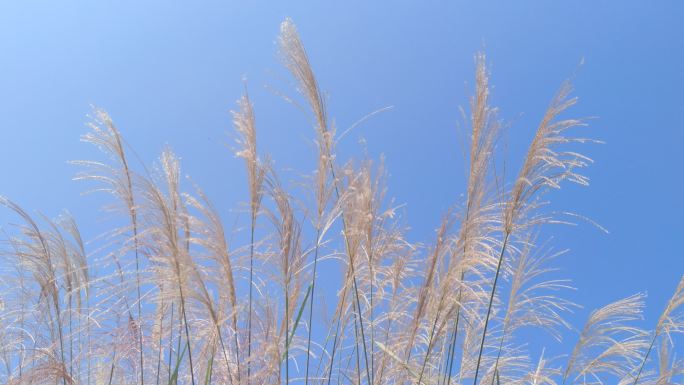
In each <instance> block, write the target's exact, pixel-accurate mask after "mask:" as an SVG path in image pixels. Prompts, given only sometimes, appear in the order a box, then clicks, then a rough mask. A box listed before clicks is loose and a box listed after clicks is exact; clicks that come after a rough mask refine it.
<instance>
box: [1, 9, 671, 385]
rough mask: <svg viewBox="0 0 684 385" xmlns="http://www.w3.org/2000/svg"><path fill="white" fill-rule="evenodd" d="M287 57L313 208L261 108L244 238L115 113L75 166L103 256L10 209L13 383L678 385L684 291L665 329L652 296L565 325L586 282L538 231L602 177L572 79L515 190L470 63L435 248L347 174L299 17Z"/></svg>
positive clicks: (101, 120) (65, 229)
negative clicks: (462, 136)
mask: <svg viewBox="0 0 684 385" xmlns="http://www.w3.org/2000/svg"><path fill="white" fill-rule="evenodd" d="M279 44H280V51H281V56H282V59H283V62H284V64H285V66H286V67H287V68H288V69H289V71H290V72H291V74H292V76H293V78H294V80H295V81H296V83H297V88H298V91H299V93H300V94H301V98H302V99H303V100H304V101H305V102H306V104H308V111H307V112H308V113H310V114H311V117H312V121H313V122H314V127H313V128H314V130H313V131H312V133H313V135H314V137H315V144H316V149H317V155H318V156H317V159H318V162H317V164H316V165H313V167H315V172H314V173H313V174H312V175H310V176H309V177H307V178H303V180H302V181H299V183H300V184H302V183H303V184H305V186H306V188H305V190H306V191H307V192H308V195H306V196H301V194H295V193H292V192H290V191H288V189H286V187H285V185H286V184H285V183H283V182H282V181H281V180H280V179H279V177H278V175H277V172H276V170H275V167H274V166H273V162H271V161H270V160H269V157H268V156H267V154H263V153H260V152H259V150H258V146H257V139H256V138H257V130H258V127H257V124H256V123H255V122H256V120H255V116H254V112H253V109H252V104H251V101H250V99H249V97H248V95H247V94H246V93H245V95H244V96H242V97H241V98H240V99H239V100H238V103H237V106H236V107H235V111H234V112H233V124H234V127H235V130H236V134H237V137H238V138H239V140H238V146H239V151H238V152H237V156H238V157H240V158H242V160H243V161H244V165H245V167H246V170H247V176H248V179H247V180H245V181H244V182H243V183H246V184H247V185H248V186H249V197H248V198H247V199H246V201H247V202H246V203H247V204H246V212H247V213H248V215H246V216H244V217H243V219H246V223H245V225H244V229H241V230H240V235H238V236H235V237H233V235H232V232H234V231H237V230H233V229H234V228H235V227H234V226H233V224H232V223H230V224H228V223H226V222H224V220H222V218H221V217H220V216H219V214H218V212H217V211H216V210H215V208H214V206H212V203H211V202H210V201H209V199H208V198H207V195H205V194H204V193H203V192H202V191H201V190H200V189H199V188H198V187H197V186H194V185H193V184H192V183H191V182H188V181H187V180H186V179H185V178H181V175H182V174H181V168H180V162H179V158H178V157H177V156H176V155H174V153H173V152H172V151H171V150H165V151H164V152H163V153H162V154H161V156H160V158H159V161H158V163H157V164H156V165H155V167H149V168H147V167H145V166H143V165H140V164H139V163H138V162H137V161H136V158H135V157H134V156H132V150H131V149H130V148H129V147H128V146H127V145H126V142H125V141H124V139H123V138H122V136H121V133H120V131H119V130H118V128H116V126H115V125H114V123H113V120H112V119H111V118H110V116H109V115H108V114H107V113H106V112H105V111H103V110H99V109H96V110H94V111H93V113H92V120H91V121H90V123H89V132H88V133H87V134H85V135H84V137H83V140H84V141H85V142H88V143H91V144H93V145H95V146H97V147H98V148H99V149H100V150H101V151H102V153H103V157H102V159H103V160H100V161H76V162H74V164H76V165H77V166H78V167H79V169H80V172H79V174H78V175H77V177H76V179H77V180H82V181H85V182H84V189H86V190H88V191H90V190H97V191H103V192H105V193H108V194H110V195H111V196H112V198H113V199H112V200H111V202H112V203H113V204H112V206H111V207H108V209H110V210H114V211H115V212H116V213H117V215H118V216H119V218H121V220H122V221H125V223H127V224H126V225H125V226H123V227H120V228H115V229H112V230H111V231H110V232H109V233H107V234H104V235H103V236H102V238H101V239H99V243H98V246H97V247H94V248H91V247H90V245H91V243H89V242H85V241H84V240H83V239H82V238H81V235H80V233H79V230H78V227H77V225H76V222H75V221H74V220H73V219H72V218H70V217H68V216H62V217H59V218H56V219H50V218H47V217H43V216H40V215H32V214H30V213H29V210H27V209H25V208H22V207H20V206H19V205H17V204H16V203H15V202H14V201H12V200H10V199H8V198H4V197H3V198H0V203H2V205H3V206H5V208H6V209H9V210H11V211H13V212H14V213H15V214H16V218H17V221H16V222H17V223H18V224H17V225H15V226H9V227H8V228H7V231H6V233H5V234H4V239H3V254H2V279H1V281H0V285H2V286H1V287H2V289H1V292H0V293H1V294H0V382H2V383H7V384H64V385H67V384H140V385H143V384H155V385H159V384H193V385H194V384H198V385H199V384H231V385H233V384H234V385H245V384H250V385H258V384H290V383H292V384H425V385H432V384H434V385H450V384H473V385H477V384H483V385H493V384H537V385H541V384H559V385H561V384H568V385H569V384H634V385H636V384H643V385H646V384H658V385H665V384H677V383H682V381H683V378H684V361H682V359H681V357H678V356H677V354H676V352H677V350H676V348H675V341H677V338H678V337H677V335H676V334H677V333H678V332H682V331H684V312H683V310H684V309H683V307H682V304H684V277H683V278H682V279H681V280H680V281H679V282H672V288H673V294H672V297H671V299H670V300H669V302H667V303H664V304H658V306H662V309H663V311H662V313H661V315H660V317H659V318H658V319H657V320H653V322H651V323H652V325H650V328H642V327H643V326H642V325H643V324H644V323H643V322H642V311H643V308H644V301H645V296H644V295H642V294H635V295H631V296H626V297H624V298H622V299H618V300H616V301H615V302H613V303H609V304H607V305H605V306H604V307H602V308H600V309H596V310H594V311H593V312H591V313H590V315H589V318H588V319H587V320H586V323H585V324H584V325H570V324H569V323H568V321H566V316H567V315H568V314H569V313H570V312H572V311H573V310H574V309H576V308H577V307H578V306H579V305H578V304H575V303H573V302H572V301H570V300H568V299H565V298H566V297H567V293H568V292H569V290H571V289H572V287H571V284H570V282H569V281H567V280H564V279H559V278H558V274H557V269H556V268H554V259H555V258H557V257H559V256H560V255H561V254H563V247H562V245H561V247H559V248H557V249H556V248H554V245H552V244H550V242H549V240H548V239H547V237H546V234H547V233H548V231H542V230H543V229H546V228H547V227H548V226H547V225H549V224H554V223H559V222H564V221H567V220H568V217H567V216H564V217H559V216H558V215H556V214H554V212H555V211H554V209H553V207H552V206H551V205H550V203H549V199H550V198H552V195H553V194H549V193H552V192H553V190H555V189H559V188H562V187H563V186H564V185H565V184H568V183H576V184H580V185H588V179H587V178H586V177H585V176H583V174H582V169H583V168H585V167H587V166H589V165H590V164H591V160H590V158H588V157H586V156H584V155H582V154H581V153H578V152H576V151H575V149H577V148H580V149H581V148H583V147H584V145H585V143H588V142H593V140H591V139H586V138H585V134H586V133H587V130H586V129H583V126H585V125H586V124H585V121H584V120H582V119H573V118H567V117H565V115H566V114H567V113H568V112H567V111H566V110H570V109H571V107H572V106H573V105H574V104H575V103H576V99H575V98H574V97H573V96H572V95H571V85H570V83H569V82H566V83H563V84H562V85H561V87H560V89H559V91H558V92H557V94H556V96H555V97H554V98H553V100H551V102H550V103H549V105H548V108H547V110H546V112H545V113H544V115H543V116H542V117H540V123H539V125H538V127H537V129H536V134H535V135H534V138H533V140H532V142H531V143H530V145H529V149H528V151H527V154H526V156H525V158H524V159H523V161H522V162H521V164H522V167H521V168H520V170H519V171H518V172H517V175H514V176H513V177H512V178H509V179H510V180H504V178H503V177H502V175H504V174H503V173H501V172H498V171H500V170H497V168H496V165H497V162H500V161H502V159H500V158H498V157H499V156H500V155H501V154H500V153H501V152H502V151H499V150H498V146H497V144H499V141H498V140H499V138H500V134H501V129H502V124H501V122H500V120H499V118H498V117H497V110H496V108H495V107H493V106H492V105H490V100H489V96H490V85H489V74H488V69H487V64H486V62H485V56H484V55H482V54H479V55H476V72H475V82H474V85H475V87H474V90H473V95H472V97H471V103H470V106H469V109H468V111H467V112H466V113H465V116H467V119H466V120H467V122H468V126H469V127H468V129H469V131H470V132H469V143H468V148H467V151H468V156H467V161H468V165H467V167H468V170H469V172H468V174H467V183H466V186H467V189H466V191H463V192H456V193H455V195H457V194H461V193H462V196H463V200H462V201H461V202H458V204H457V205H456V207H455V208H454V209H453V210H450V211H449V212H446V213H444V215H443V221H442V223H441V224H438V225H437V226H436V227H437V229H436V232H435V238H434V239H432V240H425V243H424V244H412V243H411V242H409V241H408V240H407V239H406V237H405V232H406V224H405V223H404V222H403V221H402V219H401V218H400V215H399V211H398V210H396V209H395V206H396V205H394V203H393V202H392V201H391V200H390V199H388V198H387V197H386V195H387V192H386V190H385V187H384V178H385V173H384V170H383V167H382V162H381V161H372V160H368V159H364V160H361V161H352V160H341V159H339V158H338V157H336V156H335V154H336V152H335V147H336V143H337V138H338V136H336V131H335V127H334V125H333V124H332V123H331V122H332V119H331V118H330V117H329V116H328V114H327V109H326V99H325V97H324V95H323V94H322V91H321V89H320V88H319V84H318V83H317V81H316V78H315V76H314V73H313V71H312V68H311V66H310V64H309V59H308V57H307V54H306V52H305V49H304V46H303V45H302V42H301V40H300V38H299V36H298V34H297V31H296V28H295V26H294V24H293V23H292V22H291V21H290V20H286V21H284V22H283V23H282V25H281V32H280V37H279ZM542 102H543V101H542ZM260 135H268V133H267V132H265V133H261V134H260ZM589 136H591V135H589ZM236 204H237V203H236ZM409 204H410V202H409ZM108 215H109V214H108ZM571 218H573V219H577V220H580V221H582V220H584V219H582V218H579V217H571ZM326 265H327V266H338V267H337V268H334V269H332V270H333V271H337V275H338V276H336V277H334V278H331V277H330V276H329V275H330V271H331V269H330V268H328V269H327V270H326V273H325V276H323V278H322V276H321V274H322V273H321V272H322V271H323V270H322V269H325V266H326ZM317 274H318V275H317ZM331 283H335V284H336V285H337V284H339V285H337V286H336V287H331ZM580 305H581V304H580ZM530 330H532V332H530ZM535 333H544V334H546V335H549V336H551V337H556V338H557V339H558V342H557V344H559V345H560V346H562V347H563V348H564V351H565V354H564V355H562V356H558V355H555V354H554V355H548V354H545V353H544V352H545V350H544V349H543V348H544V347H543V346H537V343H538V341H536V339H530V336H534V335H536V334H535ZM567 333H574V334H573V338H563V339H562V340H561V339H560V337H561V335H565V334H567Z"/></svg>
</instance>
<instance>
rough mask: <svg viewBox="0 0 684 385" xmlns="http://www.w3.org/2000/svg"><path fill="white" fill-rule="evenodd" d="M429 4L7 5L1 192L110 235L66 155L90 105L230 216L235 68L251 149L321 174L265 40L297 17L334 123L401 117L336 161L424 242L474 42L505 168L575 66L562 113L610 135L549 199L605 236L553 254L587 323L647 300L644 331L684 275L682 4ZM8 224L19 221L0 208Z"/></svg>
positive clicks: (453, 155)
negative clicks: (173, 156)
mask: <svg viewBox="0 0 684 385" xmlns="http://www.w3.org/2000/svg"><path fill="white" fill-rule="evenodd" d="M425 3H427V2H408V1H401V2H393V3H392V5H388V4H379V3H377V2H360V1H345V2H338V3H336V4H326V5H323V2H313V1H311V2H297V3H296V4H288V5H285V2H272V3H266V2H256V1H244V2H211V1H203V2H193V3H190V2H187V3H186V4H185V5H181V4H180V2H162V1H146V2H140V1H136V2H133V1H117V2H105V1H102V2H73V1H67V2H34V1H24V2H14V3H12V4H10V3H9V2H3V3H2V4H0V132H2V136H1V140H0V175H2V183H0V194H2V195H6V196H8V197H10V198H11V199H13V200H15V201H17V202H18V203H20V204H21V205H23V206H24V207H26V208H28V209H30V210H40V211H41V212H43V213H45V214H46V215H48V216H55V215H57V214H59V213H60V212H61V210H63V209H68V210H69V211H70V212H71V213H72V214H74V216H75V217H76V219H77V220H78V221H79V223H80V224H81V227H82V230H83V232H84V233H85V235H86V238H89V239H92V238H94V237H95V236H96V235H98V234H99V233H100V232H101V231H102V230H104V229H105V225H106V224H105V223H103V222H102V220H101V219H99V218H100V217H101V213H99V212H98V211H97V210H95V208H97V207H99V205H100V204H101V203H102V200H101V197H97V196H85V197H84V196H82V195H81V192H82V191H83V190H84V189H85V188H86V187H85V186H84V185H82V184H79V183H76V182H73V181H71V178H72V177H73V176H74V174H75V173H76V171H77V170H76V169H75V168H74V167H73V166H71V165H69V164H67V161H68V160H75V159H90V158H93V157H96V156H97V154H95V153H94V150H93V149H92V148H90V147H89V146H87V145H85V144H83V143H80V142H79V137H80V135H81V134H83V133H85V132H86V127H85V126H84V123H85V122H86V121H87V118H86V114H87V113H88V112H89V109H90V107H89V106H90V105H91V104H94V105H97V106H100V107H102V108H104V109H106V110H107V111H109V112H110V114H111V115H112V117H113V118H114V121H115V122H116V123H117V125H118V126H119V128H120V130H121V131H122V132H123V133H124V135H125V137H126V138H127V140H128V142H129V143H130V144H131V145H132V146H133V147H134V148H135V149H136V151H137V153H138V154H139V155H140V157H141V159H142V160H143V161H144V162H146V163H148V164H149V163H150V162H152V161H153V160H154V159H155V158H156V157H157V156H158V154H159V152H160V151H161V149H162V148H163V146H164V145H169V146H171V147H172V148H173V149H174V150H175V151H176V152H177V153H178V155H179V156H180V157H181V158H182V160H183V168H184V173H187V174H190V175H191V176H192V177H193V180H194V181H195V182H196V183H198V184H199V185H201V186H202V187H203V188H204V190H205V191H206V192H207V193H208V195H209V196H210V197H211V199H212V200H213V201H214V202H215V203H216V204H217V206H218V207H219V208H220V209H221V211H222V213H223V214H224V215H225V218H227V221H228V222H229V223H232V222H230V221H232V220H234V218H235V215H236V214H235V211H234V209H235V208H237V207H239V205H238V202H241V201H245V200H246V199H247V198H246V197H247V191H246V184H245V182H244V180H245V175H244V171H243V169H242V167H243V165H242V162H241V161H240V160H239V159H235V158H234V156H233V154H232V151H231V150H230V147H231V146H232V143H233V135H232V127H231V117H230V114H229V110H230V109H232V108H234V106H235V103H234V102H235V100H236V99H237V98H238V97H239V96H240V94H241V92H242V89H243V80H242V79H243V77H245V78H246V79H247V81H248V87H249V90H250V94H251V97H252V99H253V101H254V104H255V112H256V114H257V123H258V130H259V143H260V146H261V147H260V148H261V151H262V152H263V153H270V154H271V155H272V157H273V158H274V159H275V160H276V165H277V167H278V168H279V169H283V170H287V169H295V170H298V171H300V172H308V171H310V170H313V169H314V167H315V163H314V156H315V149H314V147H313V146H312V145H311V142H310V140H311V138H312V137H313V132H312V130H311V127H310V125H309V123H308V120H307V118H306V116H305V115H304V114H302V113H301V111H299V110H297V109H296V108H294V107H293V106H292V105H290V104H288V103H286V102H284V101H283V99H282V98H281V97H280V96H278V95H277V93H278V92H284V93H285V94H287V95H294V94H295V91H294V90H293V88H292V82H291V79H290V78H289V76H288V74H287V73H286V72H285V70H284V69H283V68H282V66H281V65H280V63H279V61H278V58H277V55H276V50H277V47H276V44H275V42H276V36H277V33H278V28H279V24H280V22H281V21H282V20H283V19H284V18H285V17H291V18H292V19H293V20H294V22H295V23H296V24H297V26H298V28H299V31H300V33H301V35H302V38H303V40H304V42H305V44H306V47H307V50H308V53H309V55H310V57H311V60H312V64H313V66H314V69H315V71H316V73H317V75H318V78H319V81H320V83H321V86H322V88H323V89H324V90H325V91H326V92H327V93H328V94H329V98H328V101H329V107H330V115H331V116H332V117H333V118H334V120H335V123H336V125H337V126H338V127H339V128H340V130H343V129H344V128H346V127H348V126H349V125H351V124H352V123H354V122H355V121H356V120H358V119H359V118H361V117H362V116H364V115H366V114H367V113H369V112H371V111H374V110H376V109H378V108H382V107H385V106H393V108H392V110H391V111H388V112H384V113H382V114H379V115H377V116H375V117H373V118H372V119H370V120H369V121H367V122H366V123H364V124H363V125H361V126H360V127H358V128H357V129H355V130H354V131H353V132H352V133H351V134H350V135H349V136H348V137H347V138H346V139H345V141H344V142H343V143H342V145H341V148H340V152H341V158H346V157H349V156H352V155H363V153H364V151H367V152H368V153H369V154H370V156H371V157H377V156H379V155H380V154H384V155H385V157H386V166H387V168H388V170H389V175H390V177H389V192H390V193H389V195H390V196H392V197H395V198H396V200H397V201H398V202H400V203H405V204H406V208H405V212H404V214H405V216H406V221H407V223H409V224H410V225H411V227H412V230H411V233H410V238H411V239H412V240H416V241H426V242H427V241H430V240H431V235H432V234H433V230H434V228H435V227H437V226H438V223H439V219H440V216H441V215H442V213H443V212H444V211H445V209H447V208H448V207H449V206H451V205H452V204H454V203H456V202H458V201H459V199H460V197H461V194H462V193H463V189H464V170H465V167H466V166H465V163H464V161H463V156H462V150H461V144H460V143H459V135H460V134H459V131H458V130H457V123H458V122H459V121H460V113H459V110H458V107H459V106H467V103H468V97H469V95H470V92H471V88H472V87H471V86H472V83H473V80H472V79H473V69H474V65H473V55H474V53H476V52H477V51H478V50H484V51H485V52H486V54H487V57H488V59H489V63H490V66H491V70H492V84H493V85H494V89H493V103H494V104H495V105H497V106H499V107H500V109H501V117H502V118H503V119H504V120H505V121H506V122H507V123H508V124H509V128H508V129H507V131H506V135H505V137H504V139H503V143H504V144H505V145H506V148H507V152H508V158H507V159H508V161H507V162H508V164H509V166H508V167H507V168H508V169H510V170H515V169H517V166H518V165H519V159H520V158H521V157H522V155H523V154H524V151H525V146H526V144H527V143H528V142H529V140H530V138H531V136H532V135H533V132H534V129H535V127H536V123H537V121H538V119H539V118H540V116H541V114H542V113H543V111H544V109H545V107H546V105H547V103H548V102H549V100H550V98H551V97H552V96H553V94H554V93H555V91H556V90H557V88H558V86H559V85H560V84H561V82H562V81H563V80H564V79H565V78H567V77H570V76H572V75H573V74H576V80H575V85H576V91H575V95H577V96H579V98H580V101H579V104H578V106H577V107H576V108H574V109H573V110H572V112H571V114H572V116H577V117H588V116H592V117H597V118H596V119H592V120H591V125H590V127H589V128H587V129H586V131H585V132H584V133H585V134H586V135H588V136H591V137H594V138H597V139H600V140H603V141H605V142H606V144H603V145H591V146H588V147H587V148H586V153H587V154H588V155H589V156H591V157H592V158H593V159H594V160H595V161H596V163H595V165H593V166H592V167H591V168H590V169H589V170H588V171H587V173H588V175H589V176H590V177H591V186H590V187H589V188H579V187H574V186H567V188H564V189H563V190H561V191H560V192H555V193H553V195H552V196H551V198H552V200H553V202H554V207H555V208H557V209H562V210H569V211H573V212H576V213H578V214H582V215H587V216H589V217H591V218H592V219H594V220H596V221H597V222H599V223H600V224H602V225H603V226H605V227H606V228H607V229H608V230H609V231H610V234H608V235H606V234H603V233H601V232H600V231H597V230H596V229H595V228H593V227H592V226H590V225H586V224H582V225H580V226H578V227H557V228H555V229H553V233H554V234H555V236H556V241H555V242H556V247H557V248H564V247H568V248H570V249H571V253H570V254H569V255H568V256H566V257H564V258H563V259H561V260H560V261H559V264H560V265H561V266H562V268H563V269H564V271H565V273H566V274H565V275H566V276H568V277H570V278H572V280H573V281H574V283H575V285H576V286H577V287H578V288H579V291H578V292H577V293H576V294H574V299H575V300H577V301H578V302H580V303H582V304H583V305H584V306H585V309H583V310H581V311H579V313H578V317H580V318H582V319H584V318H585V317H586V314H587V312H588V310H590V309H592V308H595V307H598V306H601V305H603V304H606V303H608V302H611V301H613V300H615V299H618V298H620V297H624V296H627V295H629V294H632V293H635V292H640V291H641V292H647V293H648V294H649V298H648V312H647V315H648V317H649V319H650V320H651V321H652V322H655V319H654V317H656V316H657V313H658V312H659V311H660V310H661V308H662V306H663V305H664V303H665V301H666V300H667V298H668V297H669V296H670V295H671V292H672V290H673V289H674V287H675V286H676V284H677V281H678V279H679V277H680V276H681V275H682V273H684V262H683V255H682V248H681V245H680V244H681V241H682V240H683V239H684V238H683V237H682V231H684V225H682V220H681V218H682V217H684V204H683V203H682V197H684V181H683V178H682V176H683V173H682V166H683V164H682V157H681V143H682V142H683V141H684V131H683V130H682V128H683V127H682V119H681V117H680V112H681V111H682V103H683V102H684V96H683V95H682V89H683V86H684V71H682V68H684V38H683V37H684V24H682V23H681V19H682V17H683V16H684V3H682V2H678V1H660V2H655V1H652V2H642V1H621V2H616V1H612V2H610V1H573V2H550V1H521V2H504V1H491V2H478V3H477V4H476V2H462V1H453V2H447V1H435V2H431V3H430V4H425ZM581 61H583V62H584V64H583V65H582V66H579V63H580V62H581ZM360 138H364V139H365V142H366V144H365V147H364V146H361V145H360V144H359V139H360ZM287 175H292V176H294V175H296V173H290V174H287ZM509 180H510V179H509ZM0 220H1V223H3V224H4V223H7V222H10V221H12V220H14V219H13V218H12V217H11V216H10V215H9V214H8V213H7V212H5V211H3V212H0Z"/></svg>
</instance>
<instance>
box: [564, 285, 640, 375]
mask: <svg viewBox="0 0 684 385" xmlns="http://www.w3.org/2000/svg"><path fill="white" fill-rule="evenodd" d="M643 307H644V296H643V295H641V294H637V295H633V296H631V297H627V298H624V299H621V300H618V301H615V302H613V303H611V304H609V305H606V306H604V307H602V308H601V309H598V310H595V311H594V312H592V313H591V315H590V316H589V320H588V321H587V323H586V324H585V325H584V328H583V329H582V332H581V333H580V336H579V340H578V341H577V344H576V345H575V348H574V349H573V351H572V354H571V355H570V357H569V359H568V363H567V366H566V368H565V371H564V373H563V381H562V383H563V384H565V383H566V382H567V381H568V380H571V381H575V380H577V379H579V378H590V379H593V378H599V376H600V374H601V373H610V374H613V375H615V376H617V377H618V378H621V377H623V376H624V375H625V374H627V373H629V372H630V371H631V370H632V369H633V366H634V365H635V363H637V362H638V360H639V358H640V357H641V353H642V351H643V349H645V348H646V346H647V343H646V341H645V340H644V332H643V330H641V329H639V328H637V327H635V326H633V325H630V323H632V322H633V321H636V320H638V319H641V315H642V311H643ZM573 375H574V377H571V376H573Z"/></svg>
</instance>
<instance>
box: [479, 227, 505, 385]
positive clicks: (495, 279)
mask: <svg viewBox="0 0 684 385" xmlns="http://www.w3.org/2000/svg"><path fill="white" fill-rule="evenodd" d="M510 234H511V233H510V232H506V234H505V236H504V241H503V244H502V245H501V253H500V254H499V263H498V264H497V266H496V274H495V275H494V284H493V285H492V293H491V294H490V296H489V306H488V307H487V317H486V318H485V324H484V330H482V339H481V342H480V353H479V354H478V355H477V366H476V367H475V378H474V379H473V385H477V375H478V374H479V372H480V364H481V362H482V352H483V351H484V344H485V338H486V336H487V327H488V326H489V317H490V316H491V314H492V304H493V303H494V294H495V293H496V284H497V283H498V281H499V273H500V272H501V265H502V262H503V259H504V255H505V253H506V246H507V245H508V237H509V236H510Z"/></svg>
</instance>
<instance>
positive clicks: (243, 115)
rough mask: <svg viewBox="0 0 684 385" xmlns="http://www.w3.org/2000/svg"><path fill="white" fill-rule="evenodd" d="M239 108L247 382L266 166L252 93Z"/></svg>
mask: <svg viewBox="0 0 684 385" xmlns="http://www.w3.org/2000/svg"><path fill="white" fill-rule="evenodd" d="M238 106H239V110H238V111H235V112H233V125H234V126H235V130H236V131H237V132H238V134H239V135H240V139H238V143H239V144H240V145H241V147H242V150H240V151H239V152H238V153H237V155H238V156H239V157H241V158H243V159H244V160H245V165H246V166H247V177H248V182H249V195H250V205H249V206H250V220H251V222H250V244H249V308H248V310H247V311H248V313H247V382H248V383H249V381H250V376H251V359H252V313H253V309H252V308H253V302H254V294H253V291H254V288H253V286H254V231H255V228H256V220H257V215H258V213H259V207H260V206H261V197H262V194H263V191H262V185H263V181H264V173H265V169H264V167H262V165H261V164H260V162H259V159H258V154H257V141H256V123H255V118H254V110H253V108H252V103H251V102H250V101H249V95H247V93H246V92H245V95H244V96H243V97H242V98H241V99H240V100H239V101H238Z"/></svg>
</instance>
